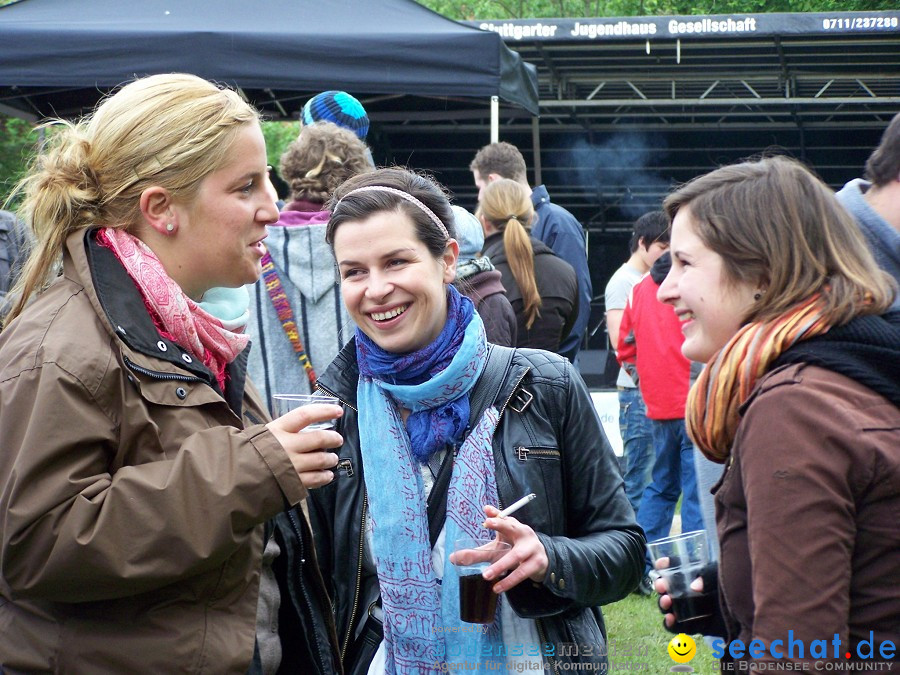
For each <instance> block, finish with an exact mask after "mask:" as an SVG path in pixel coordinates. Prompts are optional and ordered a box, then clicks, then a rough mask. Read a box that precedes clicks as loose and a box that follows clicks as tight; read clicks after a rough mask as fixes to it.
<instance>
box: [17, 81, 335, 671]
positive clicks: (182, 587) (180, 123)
mask: <svg viewBox="0 0 900 675" xmlns="http://www.w3.org/2000/svg"><path fill="white" fill-rule="evenodd" d="M20 189H21V191H22V193H23V196H24V202H23V204H24V206H23V210H22V213H23V215H24V217H25V220H26V222H27V223H29V224H30V225H31V227H32V228H33V229H34V231H35V234H36V245H35V247H34V250H33V253H32V255H31V257H30V258H29V261H28V263H27V264H26V266H25V268H24V271H23V275H22V277H21V279H20V282H19V286H18V290H17V293H16V294H15V297H16V298H17V304H15V305H14V306H13V308H12V311H11V313H10V315H9V316H8V317H7V323H6V327H5V329H4V331H3V333H2V335H0V438H2V439H3V444H2V453H0V514H2V516H0V627H2V629H0V670H2V671H3V672H4V673H21V672H29V673H31V672H59V673H62V672H65V673H113V672H115V673H139V672H145V673H175V672H179V673H207V672H208V673H216V674H219V673H247V672H266V673H274V672H310V673H331V672H335V671H336V670H338V666H337V665H336V662H337V657H336V655H335V652H334V649H333V645H334V637H333V636H334V630H333V627H332V626H331V624H330V622H329V621H326V619H325V618H324V617H325V616H327V615H328V614H329V603H328V598H327V596H326V594H325V591H324V587H323V585H322V582H321V578H320V577H318V575H317V574H312V575H310V573H309V570H314V569H315V565H304V566H303V568H302V569H301V568H300V566H299V562H298V561H300V560H302V559H303V558H313V559H314V552H313V551H312V550H311V539H310V534H309V528H308V526H307V523H306V520H305V518H304V515H303V513H302V512H301V510H300V509H299V508H295V507H298V506H299V505H300V504H301V502H302V501H303V500H304V498H305V497H306V494H307V489H308V488H313V487H317V486H320V485H323V484H325V483H327V482H329V481H330V480H331V479H332V472H331V471H330V470H328V469H330V467H332V466H334V464H335V463H336V461H337V457H336V455H335V454H334V453H333V452H330V451H322V450H321V448H334V447H337V446H339V445H340V444H341V440H342V439H341V437H340V435H339V434H337V433H336V432H334V431H314V432H310V433H304V434H298V433H295V432H297V431H299V430H300V429H302V428H303V427H305V426H306V425H307V424H308V423H309V422H312V421H316V420H324V419H327V418H329V417H334V416H336V415H337V414H339V413H340V410H339V409H338V408H336V407H334V406H319V407H317V408H309V409H307V411H302V410H298V411H295V414H293V415H285V416H284V417H282V418H279V419H277V420H275V421H273V422H269V423H268V424H266V420H267V416H266V413H265V407H264V406H263V404H262V402H261V401H260V399H259V397H258V395H257V394H256V392H255V390H254V389H253V387H252V386H250V384H249V383H248V382H247V380H246V377H245V375H246V373H245V364H246V352H247V349H248V345H247V338H246V337H245V336H244V335H243V328H242V326H243V323H245V322H246V305H247V303H248V298H247V296H246V291H244V295H243V297H242V295H241V291H243V288H242V286H243V285H244V284H246V283H250V282H253V281H255V280H256V278H257V277H258V276H259V274H260V259H261V257H262V255H263V252H264V248H263V246H262V239H263V238H264V237H265V234H266V225H267V224H268V223H270V222H273V221H274V220H275V219H277V217H278V211H277V209H276V207H275V203H274V192H273V190H272V188H271V185H270V184H269V181H268V175H267V167H266V152H265V142H264V140H263V136H262V132H261V129H260V125H259V119H258V116H257V113H256V111H255V110H253V108H252V107H251V106H249V105H248V104H247V103H246V102H245V101H244V100H243V99H241V98H240V97H239V96H238V95H237V94H236V93H235V92H233V91H230V90H228V89H220V88H219V87H216V86H214V85H213V84H211V83H209V82H206V81H205V80H201V79H199V78H197V77H194V76H191V75H159V76H153V77H148V78H145V79H142V80H137V81H135V82H133V83H131V84H129V85H127V86H125V87H124V88H122V89H121V90H120V91H119V92H118V93H116V94H115V95H114V96H112V97H110V98H108V99H106V101H105V102H104V103H102V104H101V105H100V106H99V107H98V108H97V110H96V111H95V112H94V114H93V115H92V116H90V117H89V118H87V119H85V120H83V121H81V122H79V123H77V124H65V123H61V124H60V128H59V129H58V130H57V131H56V133H54V134H52V135H51V136H50V147H49V148H47V149H45V151H44V153H43V154H42V155H41V156H39V157H38V158H36V160H35V162H34V166H33V167H32V168H31V170H30V173H29V174H28V176H27V177H26V179H25V180H24V183H23V184H22V185H21V186H20ZM59 263H61V266H60V264H59ZM48 284H49V285H48ZM285 509H288V510H287V511H285ZM264 551H265V553H264ZM279 574H282V576H287V575H288V574H290V575H291V585H290V587H289V588H288V587H287V586H283V587H282V588H284V589H286V590H284V591H283V592H282V593H279V586H278V582H279Z"/></svg>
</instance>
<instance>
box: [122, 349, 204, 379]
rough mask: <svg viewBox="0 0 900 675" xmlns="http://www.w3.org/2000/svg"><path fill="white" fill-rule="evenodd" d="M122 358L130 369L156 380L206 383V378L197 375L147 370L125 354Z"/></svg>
mask: <svg viewBox="0 0 900 675" xmlns="http://www.w3.org/2000/svg"><path fill="white" fill-rule="evenodd" d="M122 358H123V359H124V360H125V365H126V366H128V368H129V369H130V370H133V371H134V372H136V373H140V374H141V375H147V376H148V377H152V378H154V379H157V380H164V381H168V382H202V383H203V384H208V383H207V382H206V380H204V379H203V378H200V377H197V376H196V375H176V374H175V373H162V372H160V371H158V370H148V369H147V368H144V367H143V366H139V365H138V364H136V363H135V362H134V361H132V360H131V359H129V358H128V357H127V356H124V355H123V357H122Z"/></svg>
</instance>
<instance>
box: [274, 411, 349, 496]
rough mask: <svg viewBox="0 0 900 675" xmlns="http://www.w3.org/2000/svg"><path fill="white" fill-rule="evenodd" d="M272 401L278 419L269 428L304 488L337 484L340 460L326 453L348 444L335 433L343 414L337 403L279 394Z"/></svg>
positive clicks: (334, 455)
mask: <svg viewBox="0 0 900 675" xmlns="http://www.w3.org/2000/svg"><path fill="white" fill-rule="evenodd" d="M272 399H273V409H274V411H275V414H276V415H277V417H276V418H275V419H274V420H272V421H271V422H269V423H268V424H267V425H266V428H268V430H269V431H270V432H272V435H273V436H275V438H276V439H277V440H278V442H279V443H281V445H282V447H283V448H284V449H285V452H287V454H288V457H289V458H290V460H291V463H292V464H293V465H294V469H295V470H296V471H297V475H298V476H299V477H300V481H301V482H302V483H303V485H304V486H306V487H307V488H317V487H321V486H323V485H327V484H328V483H330V482H331V481H332V480H334V476H335V474H334V471H332V469H333V468H334V467H335V466H336V465H337V462H338V456H337V455H336V454H335V453H333V452H326V451H325V449H327V448H339V447H340V446H341V445H343V443H344V439H343V437H342V436H341V435H340V434H339V433H337V432H336V431H332V430H331V429H332V428H333V427H334V420H335V419H336V418H338V417H340V416H341V415H342V414H343V410H342V409H341V407H340V406H339V405H337V403H338V401H337V399H336V398H334V397H331V396H319V395H303V394H276V395H274V396H273V397H272Z"/></svg>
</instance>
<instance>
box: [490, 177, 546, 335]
mask: <svg viewBox="0 0 900 675" xmlns="http://www.w3.org/2000/svg"><path fill="white" fill-rule="evenodd" d="M480 208H481V212H482V214H483V216H484V217H485V218H486V219H487V220H489V221H490V222H491V223H492V224H493V225H494V227H496V228H497V229H498V230H500V231H501V232H503V248H504V249H505V251H506V259H507V260H508V261H509V269H510V271H511V272H512V275H513V279H515V280H516V285H517V286H518V287H519V292H520V293H521V294H522V301H523V303H524V306H525V307H524V309H525V327H526V328H528V329H530V328H531V327H532V325H534V322H535V320H536V319H537V318H538V317H540V315H541V313H540V307H541V304H542V301H541V296H540V293H538V288H537V282H536V280H535V278H534V250H533V249H532V248H531V237H530V236H529V234H528V230H526V229H525V224H526V223H531V220H532V218H533V217H534V207H533V206H532V205H531V195H529V194H528V190H526V189H525V186H523V185H522V184H521V183H518V182H516V181H514V180H510V179H508V178H500V179H498V180H495V181H491V182H490V183H488V185H487V186H486V187H485V189H484V193H483V194H482V195H481V207H480Z"/></svg>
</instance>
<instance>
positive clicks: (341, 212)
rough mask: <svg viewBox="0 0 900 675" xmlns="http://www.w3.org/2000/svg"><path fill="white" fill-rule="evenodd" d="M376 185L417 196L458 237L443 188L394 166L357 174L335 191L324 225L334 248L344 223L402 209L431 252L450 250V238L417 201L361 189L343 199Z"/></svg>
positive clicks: (326, 239) (423, 177)
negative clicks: (326, 224) (335, 234)
mask: <svg viewBox="0 0 900 675" xmlns="http://www.w3.org/2000/svg"><path fill="white" fill-rule="evenodd" d="M376 185H377V186H381V187H388V188H393V189H394V190H400V191H401V192H405V193H406V194H408V195H410V196H412V197H415V198H416V199H418V200H419V201H420V202H422V203H423V204H424V205H425V206H427V207H428V208H429V209H430V210H431V212H432V213H434V215H435V216H437V218H438V219H439V220H440V221H441V222H442V223H443V224H444V227H445V228H446V229H447V233H448V234H449V235H450V237H451V238H453V237H455V235H456V228H455V227H454V224H453V223H454V218H453V211H452V209H451V208H450V201H449V199H448V198H447V194H446V193H445V192H444V189H443V188H442V187H441V186H440V185H439V184H438V183H436V182H435V181H433V180H431V179H430V178H429V177H427V176H423V175H421V174H418V173H413V172H412V171H408V170H406V169H403V168H400V167H391V168H387V169H376V170H375V171H370V172H367V173H362V174H357V175H356V176H354V177H353V178H351V179H350V180H348V181H346V182H345V183H342V184H341V185H340V187H338V189H337V190H335V191H334V194H333V195H332V197H331V204H330V207H331V209H332V211H331V218H330V219H329V221H328V226H327V227H326V228H325V241H327V242H328V243H329V244H330V245H331V248H332V250H334V233H335V232H336V231H337V229H338V228H339V227H340V226H341V225H342V224H343V223H346V222H347V221H359V220H365V219H366V218H368V217H370V216H371V215H372V214H375V213H380V212H383V211H388V212H390V211H399V212H401V213H405V214H406V215H407V216H409V218H410V220H412V222H413V225H414V226H415V228H416V235H417V236H418V238H419V241H421V242H422V243H423V244H425V247H426V248H427V249H428V250H429V252H431V255H433V256H434V257H435V258H440V257H441V256H442V255H443V254H444V251H445V250H446V249H447V237H446V236H445V235H444V232H443V231H442V230H440V229H439V228H438V226H437V225H436V224H435V223H434V222H433V221H432V220H431V218H430V217H429V216H428V214H427V213H425V211H423V210H422V209H421V208H419V207H418V206H416V205H415V204H413V203H410V202H409V201H407V200H405V199H403V198H402V197H400V196H398V195H396V194H393V193H391V192H388V191H386V190H385V191H382V190H372V191H367V192H358V193H356V194H354V195H350V196H349V197H347V198H346V199H345V198H344V195H347V194H349V193H350V192H352V191H353V190H356V189H357V188H361V187H369V186H376Z"/></svg>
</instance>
